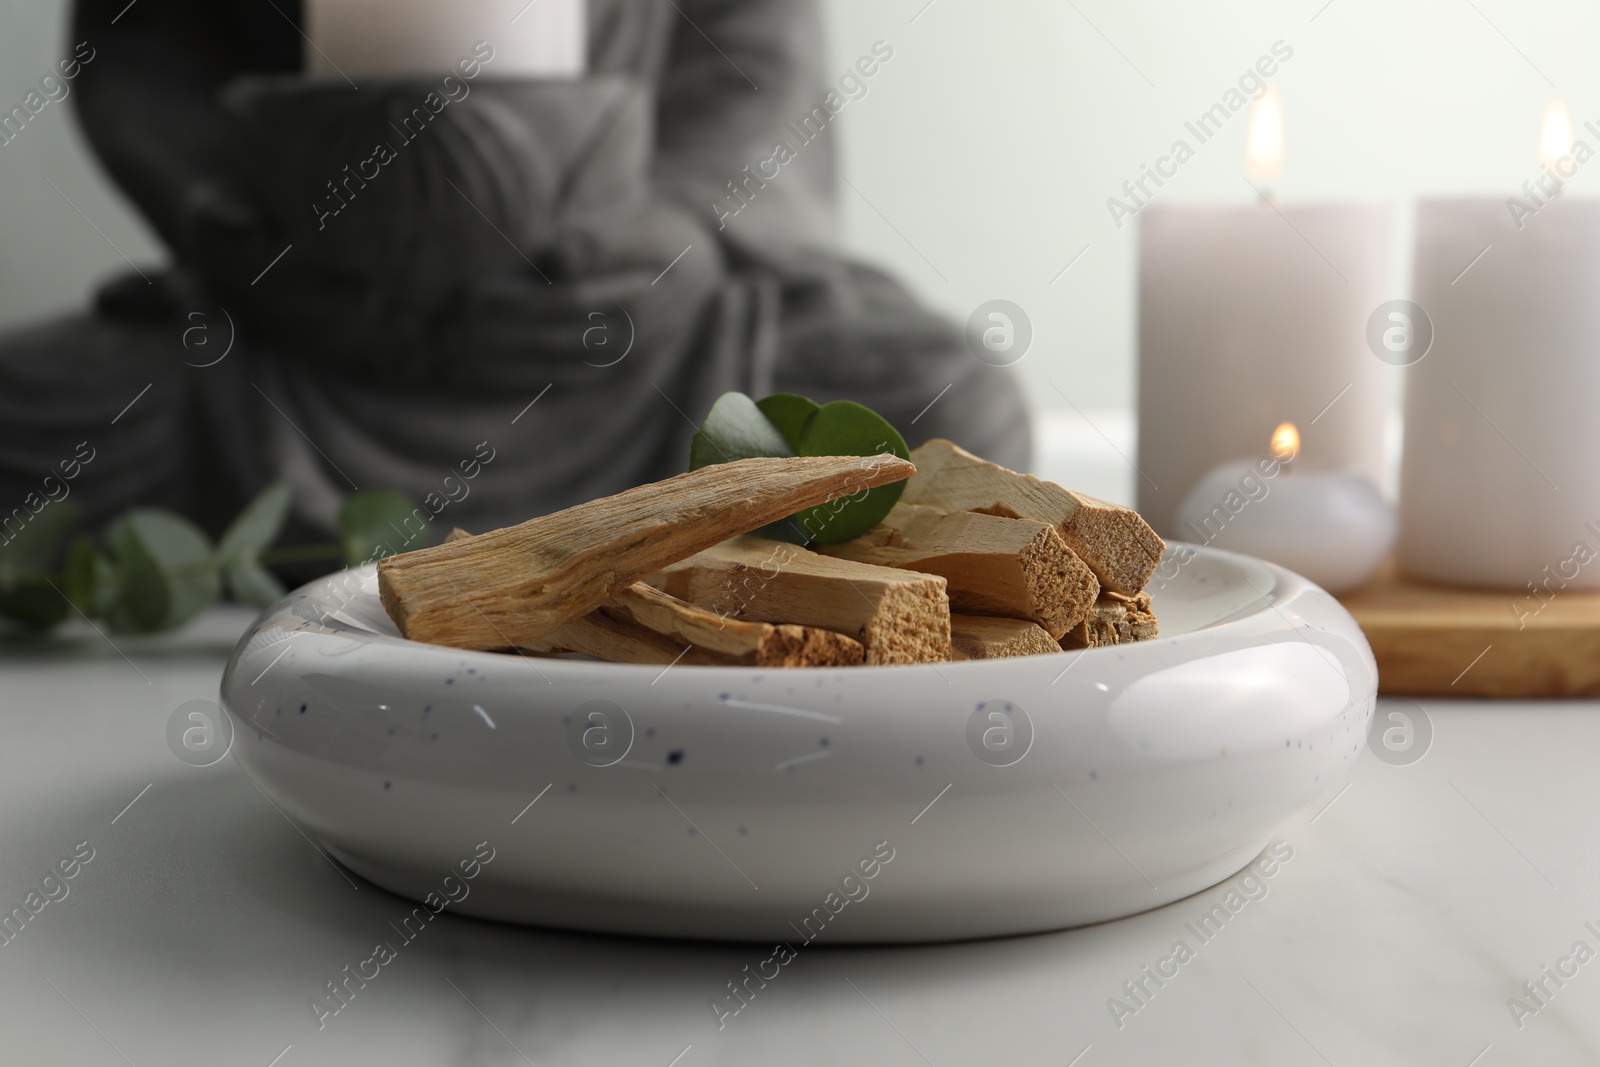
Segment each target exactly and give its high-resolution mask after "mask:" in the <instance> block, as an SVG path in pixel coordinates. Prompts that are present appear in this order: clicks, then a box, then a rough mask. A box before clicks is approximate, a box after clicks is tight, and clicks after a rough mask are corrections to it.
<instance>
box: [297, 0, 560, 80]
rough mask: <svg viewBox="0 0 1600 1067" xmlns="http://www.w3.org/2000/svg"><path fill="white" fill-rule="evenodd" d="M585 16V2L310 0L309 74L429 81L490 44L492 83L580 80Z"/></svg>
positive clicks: (356, 78) (488, 68) (307, 33)
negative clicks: (474, 48)
mask: <svg viewBox="0 0 1600 1067" xmlns="http://www.w3.org/2000/svg"><path fill="white" fill-rule="evenodd" d="M587 18H588V4H587V0H306V38H307V46H306V50H305V51H306V68H307V69H308V70H309V71H310V72H311V73H312V74H314V75H317V76H323V77H326V76H331V77H335V78H337V77H339V76H341V75H343V76H345V77H348V78H351V79H354V80H357V81H359V80H360V79H362V78H383V77H413V76H422V75H431V74H435V73H439V72H449V70H450V69H451V68H453V67H455V66H456V64H457V63H458V62H459V61H460V59H461V57H462V56H464V55H468V54H469V53H470V52H471V48H472V46H473V45H474V44H475V43H476V42H478V41H484V42H487V44H488V45H489V47H490V48H492V49H494V59H493V61H492V62H491V63H489V64H487V65H486V66H485V67H484V70H485V72H486V73H487V74H488V76H490V77H500V78H509V77H524V78H572V77H578V76H581V75H582V74H583V73H584V71H585V69H586V68H587V65H588V64H587V47H588V24H587Z"/></svg>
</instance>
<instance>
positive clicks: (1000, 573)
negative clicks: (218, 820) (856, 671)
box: [378, 441, 1166, 667]
mask: <svg viewBox="0 0 1600 1067" xmlns="http://www.w3.org/2000/svg"><path fill="white" fill-rule="evenodd" d="M912 460H913V463H907V462H906V461H904V460H902V459H899V458H897V457H895V456H890V455H879V456H870V457H855V456H840V457H806V458H797V459H796V458H790V459H776V458H775V459H747V460H741V461H739V462H735V463H726V464H720V465H716V466H710V467H703V468H701V469H700V470H697V471H694V472H692V473H689V474H683V475H679V476H678V477H676V478H671V479H668V480H667V481H664V482H657V483H655V484H653V485H645V486H640V487H639V488H637V489H630V490H628V491H627V492H625V493H621V494H618V495H617V496H613V497H607V498H605V499H603V500H596V501H592V502H591V503H588V504H583V505H580V506H578V507H574V508H569V509H567V510H566V511H561V512H557V513H555V514H553V515H546V516H544V517H542V518H537V519H533V520H530V521H529V522H525V523H523V524H521V525H520V526H513V527H509V528H507V529H504V530H495V531H493V532H491V533H485V534H480V535H478V536H471V535H468V534H465V533H462V532H460V531H457V533H456V534H454V535H452V537H451V539H450V540H449V541H447V542H446V543H444V544H442V545H437V546H435V547H432V548H425V549H421V550H419V551H416V552H410V553H407V554H405V555H400V556H393V557H391V558H389V559H385V560H383V561H382V562H381V563H379V565H378V587H379V591H380V593H381V595H382V598H383V605H384V608H385V609H386V610H387V611H388V613H389V615H390V617H391V618H392V619H393V620H394V622H395V625H396V626H398V627H399V629H400V632H401V633H402V634H403V635H404V636H406V637H408V638H411V639H412V640H416V641H426V642H430V643H433V644H440V645H448V646H451V647H455V648H469V649H483V650H504V651H510V650H521V651H523V652H529V653H537V654H542V655H558V654H564V653H578V654H582V655H588V656H593V657H595V658H598V659H603V660H611V661H615V662H621V663H653V664H667V663H679V662H681V663H685V664H702V665H704V664H720V665H729V666H734V665H742V666H756V667H834V666H853V665H856V664H862V663H867V664H892V663H929V662H939V661H943V660H951V659H994V658H999V657H1006V656H1028V655H1035V654H1038V653H1046V652H1060V651H1062V650H1063V649H1079V648H1095V647H1099V646H1103V645H1115V644H1121V643H1126V642H1130V641H1140V640H1145V639H1147V638H1151V637H1154V636H1155V635H1156V618H1155V615H1154V614H1152V612H1151V607H1150V595H1149V594H1148V593H1146V592H1144V586H1145V583H1146V582H1147V581H1148V580H1149V578H1150V575H1151V574H1152V573H1153V572H1154V570H1155V568H1156V565H1157V564H1158V563H1159V562H1160V559H1161V553H1162V551H1163V550H1164V548H1165V547H1166V546H1165V545H1164V544H1163V543H1162V541H1161V539H1160V538H1159V537H1157V536H1156V534H1155V532H1154V531H1153V530H1151V529H1150V527H1149V526H1148V525H1147V524H1146V523H1145V522H1144V520H1143V519H1141V518H1140V517H1139V516H1138V514H1137V513H1135V512H1134V511H1132V510H1131V509H1129V508H1125V507H1121V506H1119V505H1116V504H1109V503H1106V502H1105V501H1102V500H1096V499H1094V498H1093V497H1086V496H1082V495H1080V494H1078V493H1073V492H1069V491H1068V490H1066V489H1063V488H1061V487H1060V486H1058V485H1055V484H1053V483H1051V482H1045V481H1041V480H1040V479H1038V478H1033V477H1030V476H1028V475H1024V474H1017V473H1016V472H1014V471H1009V470H1006V469H1005V468H1003V467H999V466H996V465H995V464H993V463H988V462H985V461H984V460H982V459H979V458H978V457H976V456H974V455H972V454H971V453H968V452H965V451H963V450H962V449H960V448H958V447H956V446H955V445H953V444H951V443H950V442H948V441H930V442H929V443H928V444H926V445H923V446H922V447H921V448H919V449H917V450H916V451H915V452H913V453H912ZM908 478H909V481H907V482H906V486H905V489H904V491H903V493H902V495H901V497H900V501H899V503H897V504H896V505H895V507H894V509H893V510H892V511H890V512H889V514H888V516H887V517H886V518H885V519H884V521H883V522H882V523H881V524H879V525H878V526H876V527H874V528H873V529H871V530H869V531H868V532H867V533H866V534H864V535H863V536H861V537H858V538H855V539H854V540H851V541H847V542H845V543H843V544H839V545H828V546H818V547H817V548H815V549H807V548H801V547H799V546H798V545H793V544H788V543H786V542H779V541H768V540H764V539H761V538H759V537H754V536H750V531H752V530H758V529H760V528H761V527H763V526H766V525H767V524H769V523H772V522H776V521H779V520H781V519H784V518H786V517H788V516H791V515H794V514H795V513H797V512H800V511H802V510H804V509H807V508H813V507H816V506H817V505H822V504H827V503H829V502H831V501H837V500H840V499H843V498H845V497H847V496H849V495H851V494H856V493H860V492H864V491H865V490H867V489H870V488H873V487H876V486H880V485H888V484H890V483H893V482H899V481H906V479H908ZM813 514H816V513H813Z"/></svg>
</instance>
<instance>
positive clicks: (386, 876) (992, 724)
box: [222, 545, 1377, 944]
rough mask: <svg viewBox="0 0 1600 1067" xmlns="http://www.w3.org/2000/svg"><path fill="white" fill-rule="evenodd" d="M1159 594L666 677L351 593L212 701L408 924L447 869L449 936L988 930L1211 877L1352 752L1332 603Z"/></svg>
mask: <svg viewBox="0 0 1600 1067" xmlns="http://www.w3.org/2000/svg"><path fill="white" fill-rule="evenodd" d="M1159 573H1160V574H1161V575H1163V576H1164V577H1161V578H1158V579H1157V580H1156V581H1155V582H1153V583H1152V586H1151V591H1152V592H1153V594H1154V598H1155V610H1156V613H1157V616H1158V617H1159V619H1160V623H1161V630H1162V636H1161V637H1160V638H1158V639H1156V640H1153V641H1147V642H1142V643H1139V644H1136V645H1131V646H1123V647H1117V648H1106V649H1094V650H1090V651H1085V652H1074V653H1064V654H1062V655H1059V656H1036V657H1031V658H1027V659H1012V660H997V661H975V662H963V663H942V664H936V665H925V666H916V667H857V668H851V669H843V670H834V669H800V670H777V671H774V670H766V671H752V670H748V669H743V668H729V667H672V668H670V669H668V670H666V671H663V670H662V669H661V668H659V667H640V666H624V665H617V664H608V663H596V662H593V661H587V660H575V659H568V660H551V659H529V658H523V657H519V656H514V655H511V656H508V655H497V654H492V653H479V652H460V651H456V650H452V649H448V648H440V647H437V646H432V645H422V644H416V643H414V642H410V641H406V640H404V639H403V638H401V637H399V636H398V635H397V633H396V631H395V629H394V627H393V625H392V624H391V623H390V621H389V619H388V617H387V616H386V615H385V614H384V612H383V609H382V607H381V606H380V604H379V602H378V593H377V580H376V575H375V572H374V570H373V569H372V568H370V567H369V568H363V569H360V570H356V571H349V572H345V573H343V574H340V575H334V576H332V577H330V578H327V579H324V580H322V581H321V582H318V583H314V584H313V585H310V586H307V587H305V588H303V589H300V590H299V591H297V592H295V593H294V594H292V595H291V596H289V597H288V598H286V599H285V600H283V601H282V602H280V603H279V604H277V605H276V606H275V607H273V608H271V609H270V610H268V611H267V612H265V613H264V614H263V615H262V616H261V617H260V619H258V620H257V622H256V623H255V625H254V626H253V627H252V629H251V630H250V632H249V633H247V634H246V635H245V637H244V639H243V640H242V641H241V642H240V644H239V646H238V648H237V649H235V650H234V653H233V656H232V658H231V660H230V661H229V663H228V668H227V672H226V674H225V675H224V678H223V683H222V694H223V700H224V702H225V704H226V706H227V708H228V709H229V711H230V712H231V713H232V715H233V716H234V718H235V722H236V726H237V731H236V739H235V742H234V753H235V756H236V757H237V759H238V761H239V763H240V765H241V766H242V767H243V768H244V770H245V773H246V774H248V775H249V776H250V777H251V778H252V779H253V780H254V781H255V782H256V783H257V784H258V785H259V786H260V787H261V789H262V790H263V791H265V792H266V793H267V795H268V796H270V797H271V798H272V799H273V800H274V801H275V802H276V803H277V804H278V805H279V806H280V807H281V808H282V809H283V810H284V811H285V812H287V813H288V814H289V815H290V816H292V817H293V818H294V819H295V820H296V821H297V822H299V823H300V824H301V825H302V826H303V827H304V828H305V830H306V832H307V833H308V834H309V835H310V836H311V837H312V838H313V839H315V840H316V841H318V842H320V843H321V844H322V845H323V846H325V847H326V848H327V850H328V851H329V852H330V853H331V854H332V855H333V856H335V857H337V858H338V859H339V860H340V861H341V862H343V863H344V864H346V865H347V866H348V867H350V868H351V869H352V870H354V871H356V872H358V873H359V874H361V875H363V876H364V877H366V878H369V879H371V880H372V881H374V882H376V883H378V884H379V885H381V886H383V887H385V888H387V889H390V890H392V891H394V892H396V893H400V894H402V895H405V896H408V897H411V898H413V899H417V900H425V899H427V898H428V894H430V893H433V894H441V893H442V892H443V890H442V888H441V887H442V886H443V885H444V884H445V879H446V877H447V876H449V875H451V872H457V873H456V875H455V878H454V881H455V883H456V884H457V885H459V886H460V887H461V899H459V901H456V902H455V903H453V904H452V905H451V907H452V908H453V910H456V911H459V912H462V913H467V914H473V915H479V916H485V917H489V918H496V919H504V920H509V921H514V922H525V923H538V924H543V925H549V926H560V927H571V928H577V929H585V930H603V931H611V932H618V933H633V934H655V935H661V936H668V937H705V938H727V939H756V940H778V939H787V940H788V941H789V942H791V943H792V944H798V943H799V941H798V940H797V939H803V940H810V939H813V938H815V939H819V940H822V941H825V942H827V943H844V942H852V941H916V940H936V939H950V938H970V937H982V936H990V935H999V934H1015V933H1021V932H1025V931H1035V930H1045V929H1053V928H1058V927H1064V926H1072V925H1076V924H1080V923H1088V922H1095V921H1098V920H1102V919H1110V918H1114V917H1117V916H1121V915H1127V914H1130V913H1133V912H1137V911H1141V910H1143V909H1146V908H1150V907H1153V906H1156V905H1159V904H1164V903H1166V902H1168V901H1172V900H1176V899H1178V898H1180V897H1183V896H1186V895H1188V894H1191V893H1195V892H1197V891H1199V890H1201V889H1204V888H1206V887H1208V886H1210V885H1212V884H1214V883H1216V882H1218V881H1220V880H1222V879H1224V878H1226V877H1228V876H1230V875H1232V874H1233V873H1234V872H1236V871H1238V870H1239V869H1240V868H1242V867H1243V866H1244V865H1245V864H1246V863H1248V862H1249V861H1250V860H1251V859H1252V858H1253V857H1255V856H1256V854H1257V853H1258V852H1259V851H1260V850H1261V849H1262V847H1263V846H1264V845H1265V844H1266V842H1267V840H1268V839H1269V837H1270V836H1271V835H1272V833H1273V831H1274V828H1275V827H1277V826H1278V825H1279V824H1280V823H1281V822H1282V821H1283V820H1284V819H1285V818H1286V817H1287V816H1289V815H1290V814H1291V813H1292V812H1294V811H1296V810H1297V809H1299V808H1301V807H1303V806H1306V805H1309V804H1311V803H1312V802H1314V801H1316V800H1317V799H1318V798H1320V797H1323V796H1325V795H1331V793H1332V792H1334V791H1335V790H1337V789H1339V788H1340V787H1342V786H1343V785H1344V784H1345V783H1346V782H1348V781H1349V779H1350V776H1351V773H1352V771H1353V769H1354V767H1355V763H1356V759H1357V757H1358V756H1359V755H1360V752H1361V749H1362V746H1363V744H1364V743H1365V740H1366V732H1367V724H1368V720H1369V719H1370V717H1371V714H1372V710H1373V705H1374V699H1375V694H1376V689H1377V667H1376V665H1375V664H1374V662H1373V659H1372V653H1371V650H1370V649H1369V648H1368V647H1367V642H1366V640H1365V639H1364V638H1363V637H1362V635H1361V631H1360V630H1359V629H1358V628H1357V627H1356V624H1355V622H1354V620H1352V619H1351V618H1350V616H1349V615H1348V614H1347V613H1346V612H1345V611H1344V609H1343V608H1341V607H1340V606H1339V604H1338V603H1337V602H1336V601H1335V600H1334V599H1333V598H1332V597H1331V596H1329V595H1328V594H1327V593H1325V592H1323V591H1322V590H1321V589H1318V588H1317V587H1316V586H1314V585H1312V584H1310V583H1309V582H1307V581H1306V580H1305V579H1303V578H1300V577H1299V576H1297V575H1295V574H1292V573H1290V572H1288V571H1284V570H1282V569H1280V568H1277V567H1273V566H1271V565H1268V564H1265V563H1261V562H1259V561H1257V560H1253V559H1250V558H1248V557H1244V556H1236V555H1233V554H1230V553H1225V552H1218V551H1214V550H1208V549H1197V548H1191V547H1188V546H1182V545H1176V546H1173V548H1172V550H1170V551H1169V554H1168V559H1167V561H1166V564H1165V565H1164V567H1163V569H1162V571H1161V572H1159ZM491 854H492V856H493V859H492V860H491V861H490V862H487V863H480V862H477V861H475V857H481V856H483V855H491ZM463 863H467V864H470V865H471V868H472V870H473V873H474V875H475V876H474V877H473V878H471V879H470V880H463V879H462V876H461V874H460V872H461V870H462V865H463ZM434 899H435V900H436V901H437V900H439V899H441V898H440V897H437V896H436V897H435V898H434Z"/></svg>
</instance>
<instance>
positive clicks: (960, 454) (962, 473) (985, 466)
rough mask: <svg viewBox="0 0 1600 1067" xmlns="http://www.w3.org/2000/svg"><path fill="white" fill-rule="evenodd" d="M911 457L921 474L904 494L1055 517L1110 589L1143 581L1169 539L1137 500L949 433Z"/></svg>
mask: <svg viewBox="0 0 1600 1067" xmlns="http://www.w3.org/2000/svg"><path fill="white" fill-rule="evenodd" d="M911 459H912V462H914V463H915V464H916V465H917V474H916V476H915V477H913V478H912V479H911V481H910V482H908V483H907V484H906V488H905V492H904V493H903V494H902V495H901V497H900V499H901V501H902V502H904V503H907V504H925V505H928V506H930V507H936V508H944V509H946V510H947V511H977V512H982V513H984V514H987V515H1005V516H1008V517H1010V518H1020V519H1032V520H1034V521H1035V522H1046V523H1049V524H1050V525H1052V526H1055V527H1056V528H1057V529H1058V530H1059V531H1060V532H1061V538H1062V540H1064V541H1066V543H1067V547H1069V548H1071V549H1072V551H1074V552H1076V553H1077V554H1078V556H1079V557H1080V558H1081V559H1082V560H1083V561H1084V562H1085V563H1087V564H1088V565H1089V569H1090V570H1092V571H1094V574H1095V577H1096V578H1098V579H1099V580H1100V585H1101V588H1103V589H1107V590H1110V591H1111V592H1114V593H1124V594H1127V595H1130V596H1131V595H1132V594H1134V593H1137V592H1138V591H1139V590H1141V589H1143V588H1144V584H1145V583H1146V582H1147V581H1149V580H1150V575H1151V574H1152V573H1153V572H1154V571H1155V569H1156V565H1157V564H1158V563H1160V561H1161V553H1162V552H1163V551H1164V550H1165V549H1166V547H1167V546H1166V544H1165V543H1164V542H1163V541H1162V540H1161V538H1159V537H1157V536H1156V532H1155V531H1154V530H1152V529H1151V528H1150V526H1149V524H1147V523H1146V522H1145V521H1144V520H1143V519H1141V518H1140V517H1139V514H1138V512H1136V511H1134V510H1133V509H1132V508H1125V507H1122V506H1121V505H1119V504H1110V503H1107V502H1106V501H1104V500H1096V499H1095V498H1094V497H1092V496H1084V495H1083V494H1081V493H1074V492H1071V491H1070V490H1066V489H1063V488H1061V487H1060V486H1059V485H1056V484H1054V483H1053V482H1046V481H1042V480H1040V479H1038V478H1034V477H1031V476H1030V475H1026V474H1018V473H1016V472H1015V471H1009V470H1006V469H1005V468H1004V467H1001V466H997V465H996V464H993V463H989V462H987V461H985V460H981V459H979V458H978V457H977V456H974V455H973V454H972V453H970V452H967V451H965V450H963V449H961V448H958V447H956V446H955V445H953V444H951V443H950V442H949V441H944V440H938V439H935V440H932V441H929V442H928V443H927V444H925V445H923V446H922V447H921V448H919V449H917V450H916V451H915V452H913V453H912V454H911Z"/></svg>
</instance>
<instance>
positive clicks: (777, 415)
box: [756, 393, 822, 456]
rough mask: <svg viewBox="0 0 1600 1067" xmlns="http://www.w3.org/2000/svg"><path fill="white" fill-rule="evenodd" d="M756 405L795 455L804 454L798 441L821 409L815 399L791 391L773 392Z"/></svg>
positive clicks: (803, 436) (802, 437) (801, 439)
mask: <svg viewBox="0 0 1600 1067" xmlns="http://www.w3.org/2000/svg"><path fill="white" fill-rule="evenodd" d="M756 407H758V408H760V409H761V414H763V415H765V416H766V417H767V421H768V422H770V423H772V425H773V427H774V428H776V429H777V431H778V432H779V433H780V434H782V435H783V439H784V440H785V441H787V442H788V443H789V447H790V448H791V449H793V450H794V453H795V455H797V456H798V455H804V453H803V452H801V451H800V442H801V441H803V440H804V439H805V430H806V426H807V424H808V423H810V422H811V420H812V419H814V418H816V417H817V412H819V411H821V410H822V409H821V408H820V407H818V406H817V404H816V401H814V400H809V399H807V398H806V397H803V396H796V395H795V394H793V393H774V394H773V395H772V396H769V397H764V398H763V399H761V400H758V401H756Z"/></svg>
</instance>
